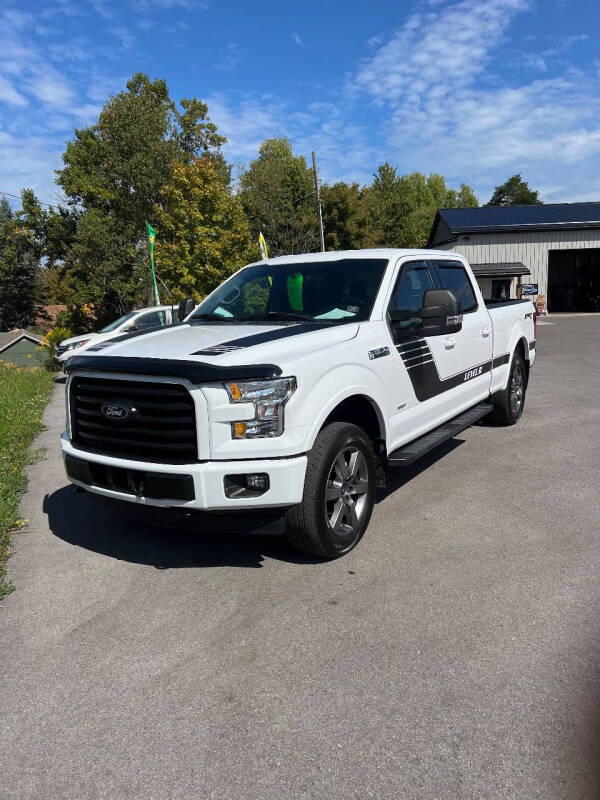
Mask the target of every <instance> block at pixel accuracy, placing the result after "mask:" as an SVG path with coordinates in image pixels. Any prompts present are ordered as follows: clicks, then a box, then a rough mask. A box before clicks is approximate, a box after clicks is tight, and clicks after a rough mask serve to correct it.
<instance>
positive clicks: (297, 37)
mask: <svg viewBox="0 0 600 800" xmlns="http://www.w3.org/2000/svg"><path fill="white" fill-rule="evenodd" d="M290 39H291V40H292V42H293V43H294V44H297V45H298V47H306V45H305V44H304V42H303V41H302V39H301V37H300V34H299V33H298V31H292V32H291V33H290Z"/></svg>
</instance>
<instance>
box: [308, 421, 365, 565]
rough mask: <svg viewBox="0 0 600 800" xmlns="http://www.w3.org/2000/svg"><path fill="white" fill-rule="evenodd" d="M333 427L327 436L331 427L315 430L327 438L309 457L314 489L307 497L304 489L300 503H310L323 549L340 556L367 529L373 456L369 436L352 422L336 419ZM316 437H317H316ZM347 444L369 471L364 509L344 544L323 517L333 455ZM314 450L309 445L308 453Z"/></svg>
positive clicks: (354, 545) (354, 543)
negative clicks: (361, 458)
mask: <svg viewBox="0 0 600 800" xmlns="http://www.w3.org/2000/svg"><path fill="white" fill-rule="evenodd" d="M332 427H333V426H332ZM336 427H338V430H337V431H336V432H335V435H334V436H331V433H332V432H333V431H328V428H325V429H324V430H323V431H322V432H321V433H320V434H319V437H320V436H321V435H322V434H325V435H329V438H330V441H328V442H327V446H326V448H325V449H324V450H323V451H322V452H320V453H319V456H318V458H315V459H314V461H313V459H311V458H309V463H308V465H307V469H309V470H310V469H313V470H315V484H316V486H315V489H313V490H312V491H311V492H310V493H309V494H310V497H309V496H306V494H307V493H306V492H305V497H304V498H303V501H302V502H303V503H310V504H311V505H312V510H313V513H314V516H313V521H314V525H315V528H316V533H317V535H318V538H319V540H320V542H321V544H322V547H323V550H324V551H326V552H327V553H328V554H330V555H331V556H338V555H339V556H341V555H344V554H345V553H348V552H349V551H350V550H352V549H353V548H354V547H356V545H357V544H358V542H359V541H360V540H361V538H362V537H363V535H364V533H365V531H366V529H367V526H368V524H369V520H370V519H371V514H372V512H373V506H374V503H375V492H376V475H375V458H374V455H373V446H372V444H371V442H370V440H369V439H368V437H367V436H366V434H365V433H364V432H363V431H362V430H361V429H360V428H359V427H357V426H356V425H351V424H349V423H347V424H344V425H340V424H339V423H338V425H336ZM319 437H317V441H318V439H319ZM315 444H316V442H315ZM349 446H352V447H356V448H357V449H358V450H360V451H361V453H362V454H363V455H364V457H365V461H366V463H367V470H368V475H369V488H368V491H367V501H366V508H365V509H364V511H363V514H362V517H361V518H360V520H359V524H358V527H357V529H356V532H355V536H354V537H353V539H352V541H351V542H349V543H346V544H344V543H342V542H340V541H339V540H338V539H337V538H336V536H335V534H334V533H333V531H332V530H331V528H330V526H329V523H328V521H327V516H326V513H325V488H326V485H327V480H328V478H329V473H330V471H331V467H332V465H333V461H334V459H335V458H336V456H337V455H338V453H339V452H340V451H341V450H342V449H344V448H346V447H349ZM314 452H315V449H314V448H313V450H312V451H311V455H312V453H314Z"/></svg>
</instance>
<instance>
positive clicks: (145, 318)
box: [133, 311, 167, 331]
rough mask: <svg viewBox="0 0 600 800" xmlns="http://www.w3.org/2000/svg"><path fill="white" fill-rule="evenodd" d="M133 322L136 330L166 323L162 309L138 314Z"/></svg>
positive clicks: (165, 316)
mask: <svg viewBox="0 0 600 800" xmlns="http://www.w3.org/2000/svg"><path fill="white" fill-rule="evenodd" d="M133 324H134V325H135V327H136V328H137V329H138V331H143V330H145V329H146V328H156V327H157V326H159V325H166V324H167V315H166V314H165V312H164V311H151V312H150V313H148V314H140V316H139V317H138V318H137V319H135V320H134V321H133Z"/></svg>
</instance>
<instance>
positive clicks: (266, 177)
mask: <svg viewBox="0 0 600 800" xmlns="http://www.w3.org/2000/svg"><path fill="white" fill-rule="evenodd" d="M240 198H241V201H242V205H243V207H244V210H245V212H246V214H247V216H248V222H249V224H250V230H251V232H252V237H253V239H254V240H255V241H256V240H257V238H258V234H259V232H260V231H262V232H263V235H264V236H265V238H266V240H267V243H268V246H269V254H270V255H273V256H277V255H287V254H293V253H310V252H312V251H316V250H318V249H319V231H318V225H317V217H316V212H315V192H314V184H313V175H312V171H311V170H310V169H308V168H307V166H306V161H305V159H304V158H303V157H302V156H295V155H294V154H293V152H292V146H291V144H290V142H289V141H288V139H267V140H266V141H264V142H263V143H262V144H261V146H260V149H259V154H258V158H256V159H255V160H254V161H253V162H252V163H251V164H250V166H249V167H248V169H247V170H245V171H244V172H243V173H242V174H241V176H240Z"/></svg>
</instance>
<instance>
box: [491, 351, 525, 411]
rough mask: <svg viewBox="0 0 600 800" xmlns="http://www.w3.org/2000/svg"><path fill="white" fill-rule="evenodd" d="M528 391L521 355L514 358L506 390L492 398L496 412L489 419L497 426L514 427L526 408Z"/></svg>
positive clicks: (516, 354)
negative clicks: (526, 393)
mask: <svg viewBox="0 0 600 800" xmlns="http://www.w3.org/2000/svg"><path fill="white" fill-rule="evenodd" d="M526 391H527V372H526V369H525V361H524V360H523V356H522V355H521V353H519V352H517V353H515V354H514V356H513V360H512V364H511V367H510V374H509V376H508V384H507V386H506V389H503V390H502V391H500V392H496V394H495V395H494V396H493V397H492V402H493V403H494V410H493V411H492V413H491V414H490V417H489V419H490V420H491V421H492V422H495V423H496V424H497V425H514V424H515V423H517V422H518V421H519V419H520V418H521V415H522V414H523V408H524V406H525V392H526Z"/></svg>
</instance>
